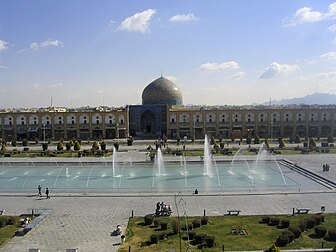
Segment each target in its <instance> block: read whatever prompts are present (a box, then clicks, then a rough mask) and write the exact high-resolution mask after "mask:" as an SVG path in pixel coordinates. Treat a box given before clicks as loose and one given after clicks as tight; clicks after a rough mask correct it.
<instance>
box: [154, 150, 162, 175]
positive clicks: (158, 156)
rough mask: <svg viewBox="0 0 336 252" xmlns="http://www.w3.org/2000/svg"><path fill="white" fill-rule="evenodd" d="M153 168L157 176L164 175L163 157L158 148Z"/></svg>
mask: <svg viewBox="0 0 336 252" xmlns="http://www.w3.org/2000/svg"><path fill="white" fill-rule="evenodd" d="M154 164H155V167H157V171H158V172H157V176H162V175H164V163H163V156H162V152H161V149H160V148H158V149H157V154H156V156H155V162H154Z"/></svg>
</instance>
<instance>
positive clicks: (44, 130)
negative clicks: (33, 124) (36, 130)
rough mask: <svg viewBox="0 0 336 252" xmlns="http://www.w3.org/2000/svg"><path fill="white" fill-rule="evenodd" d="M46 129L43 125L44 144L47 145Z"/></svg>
mask: <svg viewBox="0 0 336 252" xmlns="http://www.w3.org/2000/svg"><path fill="white" fill-rule="evenodd" d="M45 132H46V128H45V124H43V143H45V137H46V133H45Z"/></svg>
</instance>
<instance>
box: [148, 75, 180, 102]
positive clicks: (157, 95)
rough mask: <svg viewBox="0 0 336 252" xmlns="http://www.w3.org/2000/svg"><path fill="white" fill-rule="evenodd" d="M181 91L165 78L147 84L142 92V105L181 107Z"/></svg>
mask: <svg viewBox="0 0 336 252" xmlns="http://www.w3.org/2000/svg"><path fill="white" fill-rule="evenodd" d="M182 97H183V95H182V91H181V89H180V88H179V87H178V86H177V85H176V84H175V83H174V82H172V81H170V80H168V79H167V78H165V77H162V76H161V77H160V78H158V79H156V80H154V81H152V82H151V83H149V84H148V85H147V86H146V87H145V89H144V91H143V92H142V105H162V104H164V105H182V103H183V98H182Z"/></svg>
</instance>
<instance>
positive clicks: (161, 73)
mask: <svg viewBox="0 0 336 252" xmlns="http://www.w3.org/2000/svg"><path fill="white" fill-rule="evenodd" d="M161 78H162V68H161Z"/></svg>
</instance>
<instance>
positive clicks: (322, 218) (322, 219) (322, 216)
mask: <svg viewBox="0 0 336 252" xmlns="http://www.w3.org/2000/svg"><path fill="white" fill-rule="evenodd" d="M318 216H320V217H321V223H322V222H324V215H322V214H320V215H318Z"/></svg>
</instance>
